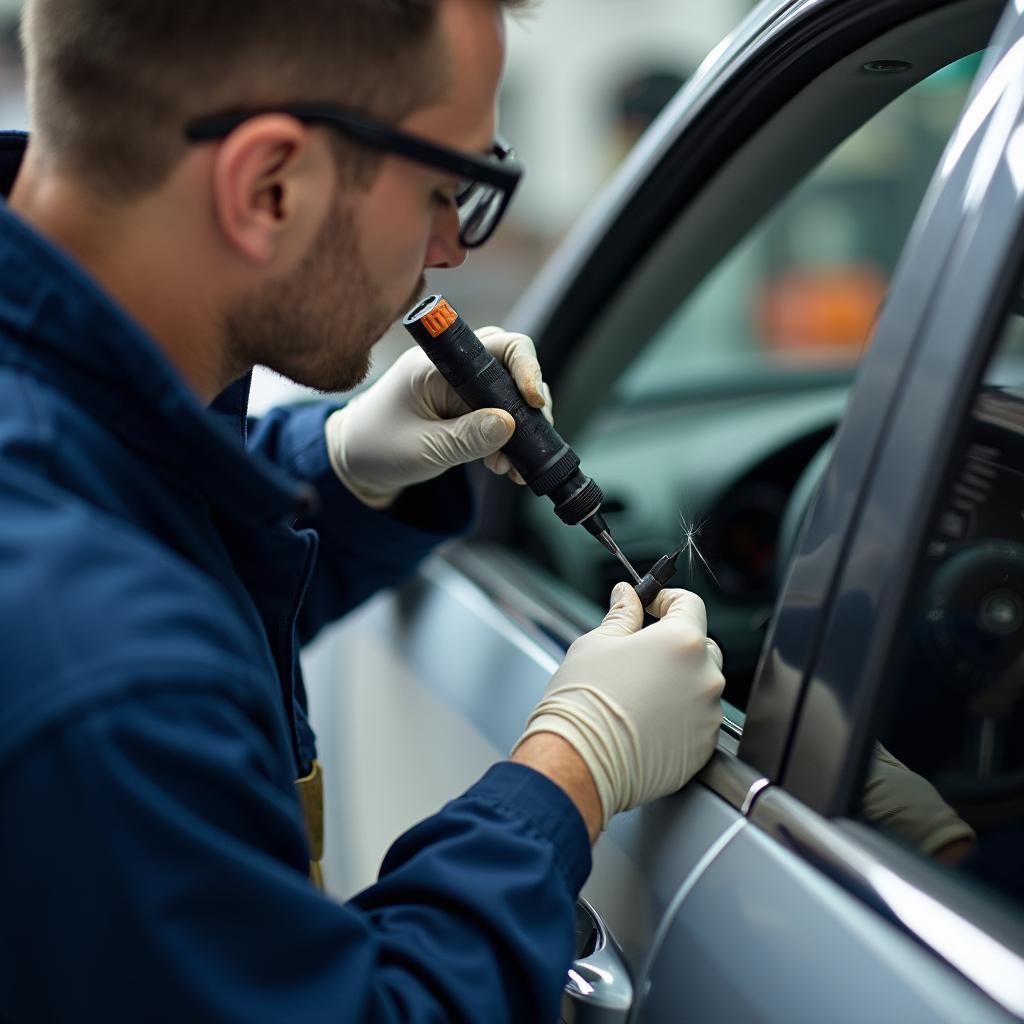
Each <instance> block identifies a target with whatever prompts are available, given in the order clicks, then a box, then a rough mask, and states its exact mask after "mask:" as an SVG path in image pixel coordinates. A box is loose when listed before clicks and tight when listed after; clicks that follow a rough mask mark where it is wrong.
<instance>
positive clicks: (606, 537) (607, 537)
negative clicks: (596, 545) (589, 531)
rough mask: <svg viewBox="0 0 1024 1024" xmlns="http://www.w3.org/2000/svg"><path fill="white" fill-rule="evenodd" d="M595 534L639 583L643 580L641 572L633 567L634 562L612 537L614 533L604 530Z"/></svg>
mask: <svg viewBox="0 0 1024 1024" xmlns="http://www.w3.org/2000/svg"><path fill="white" fill-rule="evenodd" d="M594 536H596V537H597V539H598V540H599V541H600V542H601V543H602V544H603V545H604V547H605V548H607V549H608V550H609V551H610V552H611V553H612V554H613V555H614V556H615V557H616V558H617V559H618V560H619V561H620V562H621V563H622V564H623V565H624V566H625V567H626V569H627V571H628V572H629V574H630V576H632V577H633V579H634V580H636V582H637V583H638V584H639V583H641V582H642V580H641V577H640V573H638V572H637V571H636V569H634V568H633V563H632V562H630V560H629V559H628V558H627V557H626V556H625V555H624V554H623V553H622V549H621V548H620V547H619V545H618V544H616V543H615V541H614V540H613V539H612V535H611V534H610V533H609V532H608V531H607V530H602V531H601V532H600V533H597V534H595V535H594Z"/></svg>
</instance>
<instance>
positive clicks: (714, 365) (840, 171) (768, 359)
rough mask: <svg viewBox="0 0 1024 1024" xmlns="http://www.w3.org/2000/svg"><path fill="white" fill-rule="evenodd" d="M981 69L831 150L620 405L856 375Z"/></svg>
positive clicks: (684, 317) (930, 82)
mask: <svg viewBox="0 0 1024 1024" xmlns="http://www.w3.org/2000/svg"><path fill="white" fill-rule="evenodd" d="M979 63H980V54H974V55H971V56H969V57H965V58H963V59H962V60H959V61H956V62H955V63H953V64H950V65H948V66H947V67H945V68H942V69H941V70H939V71H937V72H936V73H934V74H932V75H931V76H929V77H928V78H926V79H925V80H924V81H922V82H920V83H918V84H917V85H916V86H914V87H913V88H912V89H909V90H908V91H907V92H906V93H904V94H903V95H902V96H900V97H899V98H898V99H896V100H895V101H893V102H892V103H891V104H890V105H889V106H888V107H886V108H885V109H884V110H882V111H880V112H879V113H878V114H877V115H876V116H875V117H873V118H872V119H871V120H870V121H868V122H867V123H866V124H864V125H863V126H862V127H861V128H860V129H859V130H858V131H856V132H855V133H854V134H853V135H851V136H850V137H849V138H848V139H847V140H846V141H845V142H844V143H843V144H842V145H841V146H839V147H838V148H837V149H836V150H834V151H833V152H832V153H831V154H830V155H829V156H828V157H827V158H826V159H825V160H824V161H823V162H822V163H821V164H820V165H819V166H818V168H817V169H816V170H815V171H814V172H813V173H812V174H811V175H810V176H809V177H808V178H807V179H806V180H805V181H804V182H803V183H802V184H801V185H800V186H799V187H798V188H796V189H795V190H794V191H793V192H792V193H790V195H789V196H788V197H787V198H786V199H785V200H784V201H783V202H781V203H780V204H779V205H778V206H777V207H776V208H775V209H774V210H773V211H772V213H771V214H770V215H769V216H768V217H767V218H766V219H765V220H764V221H763V222H762V223H761V224H760V225H759V226H758V227H757V228H756V229H755V230H754V231H753V232H752V233H751V234H750V235H749V236H748V237H747V239H746V240H745V241H744V242H743V243H742V244H741V245H739V246H738V247H737V248H736V249H735V250H734V251H733V252H732V254H731V255H730V256H729V257H728V258H727V259H726V260H725V261H724V262H723V263H722V264H721V265H720V266H719V267H718V269H717V270H716V271H715V272H714V273H713V274H712V275H711V276H710V277H709V278H708V280H707V281H706V282H705V283H704V285H703V287H702V288H700V289H699V291H698V292H697V293H696V294H695V295H694V296H693V298H692V299H691V300H690V301H689V302H687V303H686V304H685V305H684V306H683V307H682V308H681V309H680V310H679V311H678V312H677V314H676V315H675V316H674V317H672V318H671V319H670V320H669V321H668V322H667V323H666V324H665V326H664V327H663V328H662V330H661V331H660V332H659V333H658V334H657V336H655V337H654V338H653V339H652V340H651V341H650V343H649V344H648V345H647V346H646V347H645V349H644V353H643V355H642V357H641V358H640V359H638V360H637V361H636V362H635V363H634V364H633V366H632V367H630V369H629V370H628V371H627V372H626V374H624V376H623V377H622V378H621V379H620V381H619V383H618V387H617V393H618V396H619V398H620V399H621V400H623V401H625V402H635V401H639V400H641V399H645V398H650V397H652V396H661V395H665V394H666V393H673V392H674V393H679V392H685V393H693V392H696V391H699V390H700V389H702V388H704V387H706V386H708V385H709V384H715V385H718V386H721V385H722V384H728V383H729V382H730V381H732V382H736V383H739V382H743V381H745V380H747V379H749V378H751V377H755V378H759V379H763V378H764V375H765V374H766V373H773V374H793V373H814V372H816V371H823V370H829V369H836V368H847V369H848V368H850V367H852V366H854V365H855V364H856V362H857V361H858V359H859V358H860V356H861V354H862V352H863V351H864V348H865V346H866V344H867V342H868V339H869V337H870V335H871V330H872V327H873V324H874V321H875V318H876V315H877V313H878V309H879V306H880V304H881V302H882V299H883V297H884V296H885V292H886V288H887V287H888V282H889V278H890V277H891V275H892V271H893V268H894V267H895V265H896V261H897V259H898V258H899V254H900V250H901V249H902V247H903V242H904V240H905V239H906V236H907V233H908V231H909V229H910V223H911V221H912V220H913V217H914V215H915V213H916V212H917V208H918V206H919V204H920V201H921V196H922V195H923V193H924V190H925V188H926V186H927V184H928V181H929V179H930V178H931V175H932V172H933V171H934V169H935V166H936V164H937V163H938V158H939V155H940V153H941V152H942V149H943V147H944V146H945V144H946V141H947V139H948V138H949V135H950V132H951V131H952V127H953V125H954V124H955V123H956V118H957V116H958V114H959V113H960V110H961V109H962V107H963V104H964V101H965V99H966V96H967V90H968V88H969V87H970V84H971V81H972V79H973V77H974V74H975V72H976V71H977V68H978V65H979Z"/></svg>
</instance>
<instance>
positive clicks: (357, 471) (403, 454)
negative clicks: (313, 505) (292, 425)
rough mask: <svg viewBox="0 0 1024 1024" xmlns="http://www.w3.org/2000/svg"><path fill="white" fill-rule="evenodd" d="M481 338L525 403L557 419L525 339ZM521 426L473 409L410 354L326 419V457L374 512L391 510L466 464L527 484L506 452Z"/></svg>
mask: <svg viewBox="0 0 1024 1024" xmlns="http://www.w3.org/2000/svg"><path fill="white" fill-rule="evenodd" d="M476 336H477V337H478V338H479V339H480V341H481V342H482V343H483V345H484V348H486V349H487V350H488V351H489V352H490V353H491V354H492V355H494V356H495V357H496V358H497V359H499V360H501V361H502V362H503V363H504V364H505V366H506V367H507V368H508V370H509V372H510V373H511V374H512V379H513V380H514V381H515V382H516V386H517V387H518V388H519V391H520V392H521V393H522V396H523V398H525V399H526V401H527V402H528V403H529V404H530V405H532V406H533V407H534V408H535V409H540V410H541V411H542V412H543V413H544V415H545V416H546V417H547V419H548V420H551V392H550V391H549V390H548V387H547V385H546V384H545V383H544V382H543V379H542V377H541V371H540V364H539V363H538V362H537V353H536V350H535V349H534V347H533V342H532V341H531V340H530V339H529V338H528V337H526V335H525V334H510V333H509V332H507V331H503V330H502V329H501V328H500V327H484V328H482V329H481V330H479V331H477V332H476ZM514 430H515V420H514V419H513V418H512V417H511V416H510V415H509V414H508V413H507V412H505V411H503V410H501V409H479V410H477V411H476V412H470V411H469V407H468V406H467V405H466V403H465V402H463V401H462V399H461V398H459V396H458V395H456V394H455V392H454V391H453V390H452V389H451V387H450V386H449V385H448V382H447V381H446V380H445V379H444V378H443V377H442V376H441V374H440V373H438V371H437V369H436V368H435V367H434V364H433V363H431V361H430V360H429V359H428V358H427V357H426V355H425V354H424V353H423V351H422V350H421V349H420V348H417V347H413V348H410V349H409V350H408V351H406V352H403V353H402V355H401V356H399V357H398V359H396V360H395V363H394V365H393V366H391V368H390V369H389V370H388V371H387V372H386V373H385V374H384V375H383V376H382V377H381V378H380V380H378V381H377V382H376V383H375V384H373V385H372V386H371V387H369V388H367V389H366V391H364V392H363V393H362V394H360V395H357V396H356V397H355V398H353V399H352V401H351V402H349V403H348V405H346V406H345V407H344V408H343V409H339V410H338V411H337V412H336V413H333V414H332V415H331V416H329V417H328V419H327V424H326V432H327V452H328V455H329V457H330V460H331V465H332V466H333V467H334V472H335V473H336V474H337V475H338V477H339V479H340V480H341V482H342V483H343V484H344V485H345V486H346V487H347V488H348V489H349V490H350V491H351V492H352V493H353V494H354V495H355V496H356V497H357V498H359V499H360V500H361V501H362V502H364V504H366V505H369V506H370V507H371V508H378V509H380V508H387V507H388V506H389V505H390V504H391V503H392V502H393V501H394V500H395V498H397V497H398V495H399V493H400V492H401V491H403V490H404V489H405V488H406V487H409V486H411V485H412V484H418V483H422V482H423V481H424V480H430V479H432V478H434V477H436V476H440V475H441V474H442V473H443V472H445V470H447V469H451V468H452V467H453V466H458V465H461V464H462V463H464V462H473V461H474V460H476V459H484V460H485V462H486V465H487V467H488V468H489V469H490V470H492V471H493V472H495V473H497V474H499V475H501V474H506V473H507V474H508V475H509V478H510V479H512V480H514V481H515V482H516V483H518V484H521V483H523V479H522V477H520V476H519V474H518V473H517V472H516V471H515V470H514V469H513V468H512V465H511V463H510V462H509V461H508V459H507V458H506V457H505V455H504V454H502V452H501V450H500V449H501V448H502V446H503V445H505V444H507V443H508V440H509V438H510V437H511V436H512V432H513V431H514Z"/></svg>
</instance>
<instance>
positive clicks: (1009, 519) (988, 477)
mask: <svg viewBox="0 0 1024 1024" xmlns="http://www.w3.org/2000/svg"><path fill="white" fill-rule="evenodd" d="M1015 305H1016V307H1017V308H1015V309H1014V311H1012V312H1011V313H1010V314H1009V315H1008V317H1007V320H1006V323H1005V327H1004V329H1003V332H1002V336H1001V339H1000V342H999V344H998V346H997V348H996V351H995V355H994V357H993V358H992V360H991V361H990V363H989V366H988V368H987V370H986V372H985V374H984V377H983V380H982V383H981V384H980V386H979V387H978V389H977V392H976V394H975V397H974V401H973V403H972V405H971V407H970V411H969V414H968V417H967V421H966V422H965V423H963V424H961V425H960V433H961V434H962V443H960V444H959V445H958V446H957V447H956V448H955V454H954V457H953V459H952V462H951V464H950V465H949V466H948V467H946V470H945V472H944V475H943V477H942V480H943V484H942V486H941V488H940V492H939V493H940V496H939V499H938V501H937V503H936V505H935V507H934V508H933V509H931V510H930V511H929V512H927V513H926V514H928V515H929V517H930V519H929V528H928V530H927V532H926V534H925V537H926V540H925V542H924V545H923V549H922V550H921V551H920V552H917V553H916V554H915V557H916V560H917V569H916V574H915V583H914V585H913V587H912V590H911V593H912V594H913V597H912V599H911V601H910V603H909V605H908V607H907V608H906V611H905V614H904V617H903V621H902V623H901V625H900V627H899V628H898V631H897V636H898V637H899V638H900V642H899V648H898V655H897V657H896V658H895V659H894V664H893V668H892V674H891V678H890V680H888V685H887V688H886V692H887V695H888V698H889V707H888V709H887V712H886V714H885V715H884V718H883V723H882V725H881V728H880V729H879V731H878V733H877V742H876V744H875V746H874V748H873V751H872V753H871V757H870V761H869V767H868V782H867V786H866V789H865V791H864V799H863V804H862V807H861V813H862V815H863V817H864V818H865V819H866V820H867V821H869V822H870V823H872V824H873V825H875V826H876V827H878V828H880V829H882V830H883V831H884V832H886V833H887V834H888V835H890V836H891V837H893V838H894V839H895V840H896V841H898V842H901V843H903V844H905V845H908V846H910V847H913V848H915V849H917V850H918V851H920V852H921V853H922V854H923V855H926V856H928V857H935V858H938V859H940V860H944V861H946V862H948V863H952V864H956V865H958V866H959V868H960V870H961V871H962V872H963V873H964V875H965V876H968V877H970V878H972V879H976V880H979V881H980V882H981V883H983V884H987V885H989V886H996V887H997V888H998V889H1000V890H1001V892H1002V893H1003V894H1004V895H1005V894H1009V895H1011V896H1012V897H1014V899H1016V900H1017V901H1020V903H1019V909H1020V910H1024V872H1022V871H1021V867H1022V866H1024V316H1022V313H1024V306H1021V304H1020V303H1019V302H1018V303H1016V304H1015ZM956 426H957V425H955V424H953V425H951V428H950V429H954V430H955V429H956ZM937 468H938V467H937Z"/></svg>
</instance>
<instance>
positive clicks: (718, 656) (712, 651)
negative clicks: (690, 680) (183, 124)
mask: <svg viewBox="0 0 1024 1024" xmlns="http://www.w3.org/2000/svg"><path fill="white" fill-rule="evenodd" d="M704 646H705V647H706V648H707V649H708V654H709V655H710V656H711V660H712V661H713V662H714V663H715V665H716V666H717V668H718V671H719V672H721V671H722V669H723V668H724V666H725V660H724V658H723V657H722V648H721V647H719V646H718V644H716V643H715V641H714V640H712V639H711V637H709V636H708V637H705V638H704Z"/></svg>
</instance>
